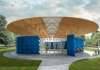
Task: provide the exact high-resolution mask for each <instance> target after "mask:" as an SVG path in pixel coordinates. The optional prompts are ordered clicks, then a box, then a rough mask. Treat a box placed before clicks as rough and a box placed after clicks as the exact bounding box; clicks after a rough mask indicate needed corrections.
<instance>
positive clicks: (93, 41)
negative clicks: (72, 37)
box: [86, 31, 100, 46]
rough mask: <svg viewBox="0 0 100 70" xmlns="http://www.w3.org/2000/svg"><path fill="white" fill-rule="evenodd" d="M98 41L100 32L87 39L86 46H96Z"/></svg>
mask: <svg viewBox="0 0 100 70" xmlns="http://www.w3.org/2000/svg"><path fill="white" fill-rule="evenodd" d="M98 40H100V31H97V32H95V33H93V34H92V36H91V38H87V39H86V46H96V45H97V41H98Z"/></svg>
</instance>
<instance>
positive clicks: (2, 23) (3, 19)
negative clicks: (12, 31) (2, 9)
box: [0, 15, 7, 31]
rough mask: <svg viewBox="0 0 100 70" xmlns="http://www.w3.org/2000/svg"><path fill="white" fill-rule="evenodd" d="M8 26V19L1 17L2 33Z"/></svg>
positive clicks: (0, 28)
mask: <svg viewBox="0 0 100 70" xmlns="http://www.w3.org/2000/svg"><path fill="white" fill-rule="evenodd" d="M6 24H7V21H6V18H5V17H4V16H2V15H0V31H2V30H5V25H6Z"/></svg>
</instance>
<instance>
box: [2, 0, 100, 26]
mask: <svg viewBox="0 0 100 70" xmlns="http://www.w3.org/2000/svg"><path fill="white" fill-rule="evenodd" d="M0 14H2V15H4V16H6V18H7V20H8V22H11V21H14V20H16V19H17V20H18V19H20V18H27V17H34V16H74V17H81V18H86V19H90V20H93V21H95V22H97V24H99V26H100V0H0Z"/></svg>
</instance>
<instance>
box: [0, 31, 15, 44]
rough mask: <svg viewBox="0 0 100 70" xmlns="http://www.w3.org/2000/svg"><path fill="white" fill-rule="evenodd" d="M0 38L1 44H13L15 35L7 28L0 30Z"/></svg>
mask: <svg viewBox="0 0 100 70" xmlns="http://www.w3.org/2000/svg"><path fill="white" fill-rule="evenodd" d="M0 38H1V39H3V41H4V42H3V44H5V45H8V44H13V43H14V42H15V35H14V34H13V33H11V32H9V31H7V30H4V31H0Z"/></svg>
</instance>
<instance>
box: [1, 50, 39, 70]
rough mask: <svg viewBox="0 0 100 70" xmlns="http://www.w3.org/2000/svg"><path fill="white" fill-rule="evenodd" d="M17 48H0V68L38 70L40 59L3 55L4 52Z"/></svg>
mask: <svg viewBox="0 0 100 70" xmlns="http://www.w3.org/2000/svg"><path fill="white" fill-rule="evenodd" d="M12 50H15V48H0V70H37V68H38V66H39V65H40V63H41V61H40V60H22V59H10V58H7V57H4V56H3V53H4V52H8V51H12Z"/></svg>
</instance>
